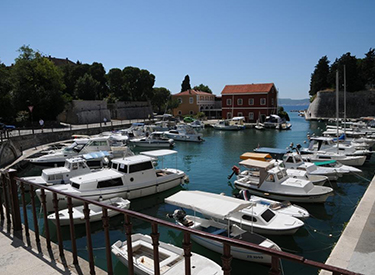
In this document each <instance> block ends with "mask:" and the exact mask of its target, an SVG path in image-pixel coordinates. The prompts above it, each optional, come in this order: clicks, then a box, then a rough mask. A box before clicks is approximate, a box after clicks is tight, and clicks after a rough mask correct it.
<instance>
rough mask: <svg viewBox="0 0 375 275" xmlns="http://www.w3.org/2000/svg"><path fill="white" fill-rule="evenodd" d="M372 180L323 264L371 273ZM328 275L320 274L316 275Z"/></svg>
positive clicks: (374, 240) (374, 250)
mask: <svg viewBox="0 0 375 275" xmlns="http://www.w3.org/2000/svg"><path fill="white" fill-rule="evenodd" d="M374 259H375V176H374V178H373V179H372V181H371V183H370V184H369V186H368V188H367V190H366V192H365V194H364V195H363V197H362V199H361V201H360V203H359V204H358V206H357V208H356V210H355V212H354V213H353V215H352V217H351V219H350V220H349V223H348V224H347V226H346V227H345V229H344V232H343V233H342V235H341V237H340V239H339V240H338V242H337V244H336V245H335V247H334V249H333V250H332V252H331V255H330V256H329V257H328V259H327V261H326V264H329V265H333V266H337V267H341V268H344V269H348V270H350V271H353V272H357V273H361V274H374V273H375V261H374ZM328 274H331V273H330V272H327V271H321V272H320V275H328Z"/></svg>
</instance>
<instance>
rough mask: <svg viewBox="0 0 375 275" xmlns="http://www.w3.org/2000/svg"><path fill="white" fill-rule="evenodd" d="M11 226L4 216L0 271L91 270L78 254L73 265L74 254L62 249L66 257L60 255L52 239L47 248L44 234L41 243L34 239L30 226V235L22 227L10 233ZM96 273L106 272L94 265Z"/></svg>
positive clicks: (11, 274) (39, 274)
mask: <svg viewBox="0 0 375 275" xmlns="http://www.w3.org/2000/svg"><path fill="white" fill-rule="evenodd" d="M10 227H11V226H10V225H8V224H6V220H5V221H4V220H2V221H1V223H0V247H1V249H0V274H7V275H19V274H22V273H25V274H30V275H34V274H35V275H44V274H46V275H47V274H90V268H89V263H88V262H87V261H86V260H84V259H82V258H78V261H79V263H78V265H73V264H72V263H73V255H72V253H71V252H69V251H66V250H64V256H65V259H63V261H62V260H61V258H60V256H59V247H58V245H56V244H55V243H52V242H51V247H52V248H51V250H48V249H47V243H46V240H45V238H44V237H42V236H40V246H38V244H37V243H36V241H35V234H34V232H33V231H31V230H29V233H30V236H29V237H27V236H26V235H25V230H22V232H17V233H15V234H16V236H14V235H12V232H13V230H12V229H11V228H10ZM95 274H98V275H102V274H107V272H105V271H104V270H102V269H100V268H98V267H95Z"/></svg>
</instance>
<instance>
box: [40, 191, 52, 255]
mask: <svg viewBox="0 0 375 275" xmlns="http://www.w3.org/2000/svg"><path fill="white" fill-rule="evenodd" d="M40 192H41V194H40V198H41V202H42V208H43V219H44V228H45V229H46V241H47V248H48V249H51V237H50V234H49V225H48V219H47V214H48V211H47V206H46V192H45V190H44V189H43V188H42V189H41V190H40Z"/></svg>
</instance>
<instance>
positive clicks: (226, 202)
mask: <svg viewBox="0 0 375 275" xmlns="http://www.w3.org/2000/svg"><path fill="white" fill-rule="evenodd" d="M165 202H166V203H169V204H172V205H176V206H179V207H183V208H187V209H191V210H194V211H196V212H199V213H202V214H203V215H208V216H211V217H214V218H219V219H224V218H225V217H227V216H229V215H230V214H231V213H233V212H237V211H239V210H241V209H243V208H245V207H248V206H250V205H252V202H249V201H245V200H241V199H236V198H232V197H228V196H224V195H219V194H214V193H208V192H203V191H180V192H178V193H176V194H174V195H172V196H170V197H168V198H166V199H165Z"/></svg>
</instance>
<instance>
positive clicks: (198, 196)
mask: <svg viewBox="0 0 375 275" xmlns="http://www.w3.org/2000/svg"><path fill="white" fill-rule="evenodd" d="M165 202H166V203H169V204H172V205H176V206H179V207H183V208H187V209H192V210H194V211H195V212H199V213H201V214H203V216H205V217H207V218H211V219H214V220H215V221H217V222H222V223H224V224H228V223H229V224H236V225H238V226H239V227H241V228H242V229H243V230H246V231H249V232H255V233H258V234H267V235H293V234H294V233H295V232H296V231H297V230H298V229H299V228H300V227H302V226H303V225H304V223H303V222H302V221H301V220H299V219H297V218H295V217H292V216H290V215H284V214H282V213H279V212H274V211H273V210H272V209H270V207H269V205H266V204H260V203H255V202H251V201H245V200H241V199H237V198H233V197H228V196H225V195H219V194H214V193H208V192H203V191H180V192H178V193H176V194H174V195H172V196H170V197H168V198H166V199H165ZM218 206H220V207H218Z"/></svg>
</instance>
